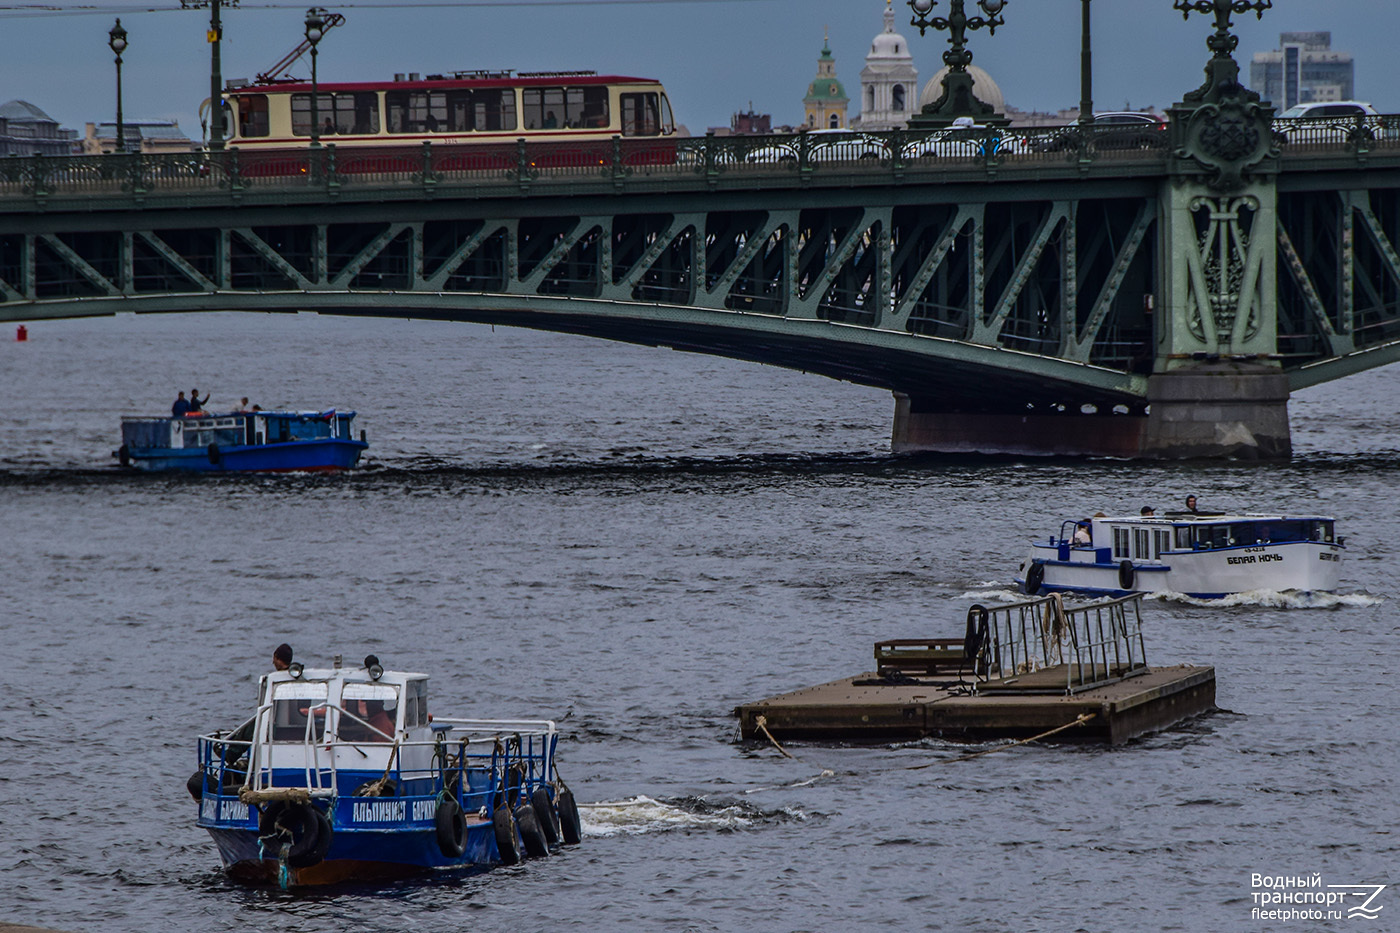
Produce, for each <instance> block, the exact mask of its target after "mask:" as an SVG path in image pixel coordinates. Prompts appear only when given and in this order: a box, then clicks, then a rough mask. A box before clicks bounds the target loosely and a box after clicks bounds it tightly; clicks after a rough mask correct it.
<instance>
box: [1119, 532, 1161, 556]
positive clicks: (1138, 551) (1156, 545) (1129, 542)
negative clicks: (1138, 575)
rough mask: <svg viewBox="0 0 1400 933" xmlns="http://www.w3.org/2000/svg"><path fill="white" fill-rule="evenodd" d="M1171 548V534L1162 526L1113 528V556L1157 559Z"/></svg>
mask: <svg viewBox="0 0 1400 933" xmlns="http://www.w3.org/2000/svg"><path fill="white" fill-rule="evenodd" d="M1171 549H1172V535H1171V532H1170V531H1167V530H1166V529H1164V528H1119V527H1115V528H1114V529H1113V556H1114V557H1115V558H1120V559H1121V558H1132V559H1133V560H1157V559H1158V558H1160V557H1161V556H1162V554H1163V552H1166V551H1170V550H1171Z"/></svg>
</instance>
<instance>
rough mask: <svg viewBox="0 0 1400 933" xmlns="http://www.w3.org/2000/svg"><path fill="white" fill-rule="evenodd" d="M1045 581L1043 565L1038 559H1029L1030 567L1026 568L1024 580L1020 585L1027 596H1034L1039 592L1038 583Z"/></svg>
mask: <svg viewBox="0 0 1400 933" xmlns="http://www.w3.org/2000/svg"><path fill="white" fill-rule="evenodd" d="M1044 582H1045V565H1044V564H1043V563H1041V562H1040V561H1038V560H1033V561H1031V565H1030V567H1028V568H1027V569H1026V582H1025V585H1024V586H1023V587H1022V589H1023V590H1024V592H1025V594H1026V595H1027V596H1034V595H1035V594H1036V593H1038V592H1040V585H1041V584H1042V583H1044Z"/></svg>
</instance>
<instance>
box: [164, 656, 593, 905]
mask: <svg viewBox="0 0 1400 933" xmlns="http://www.w3.org/2000/svg"><path fill="white" fill-rule="evenodd" d="M558 739H559V735H558V732H557V731H556V730H555V726H554V723H552V722H548V721H529V720H478V719H452V718H448V717H444V716H434V715H430V714H429V712H428V677H427V675H425V674H408V673H397V672H393V671H385V670H384V669H383V668H382V667H381V666H380V665H379V661H378V659H377V658H375V657H374V656H373V655H371V656H369V657H368V658H366V659H365V666H364V667H362V668H358V669H355V670H349V669H343V668H342V667H341V666H340V664H339V657H337V658H336V664H335V666H333V667H331V668H328V669H312V668H303V667H302V666H301V665H300V664H293V665H291V667H290V668H289V669H288V670H285V671H276V672H273V673H269V674H266V675H264V676H263V678H262V680H261V681H260V683H259V685H258V706H257V711H256V712H255V713H254V715H253V717H252V718H251V719H249V720H248V721H247V722H245V723H243V725H241V726H240V727H239V728H238V729H236V730H234V731H233V732H230V733H223V732H220V733H214V734H210V735H205V736H201V737H200V739H199V770H198V771H196V772H195V773H194V774H193V775H192V776H191V777H190V780H189V790H190V793H191V795H193V796H195V797H196V799H198V800H199V825H200V826H202V827H204V828H205V829H207V830H208V831H209V835H210V836H212V837H213V839H214V843H215V845H217V846H218V847H219V854H220V855H221V856H222V857H223V862H224V866H225V868H226V869H227V870H228V871H229V873H230V874H231V875H232V876H233V877H235V878H237V879H239V880H244V881H252V882H276V883H278V884H280V885H281V886H282V887H283V888H291V887H293V886H300V885H315V884H332V883H337V882H342V881H380V880H386V879H391V878H396V877H404V876H407V875H411V874H415V873H419V872H425V871H440V870H453V869H457V870H461V869H468V868H474V867H487V866H491V865H497V864H507V865H511V864H515V863H516V862H519V861H520V860H521V859H522V858H523V857H526V856H529V857H543V856H547V855H549V854H550V851H551V850H552V849H553V848H555V847H557V846H558V845H560V844H565V845H571V844H576V843H578V842H579V839H580V836H581V829H580V823H579V816H578V808H577V806H576V804H575V802H574V798H573V794H572V793H571V792H570V791H569V789H568V787H567V786H565V784H564V782H563V781H562V780H561V779H560V778H559V775H558V773H557V772H556V770H555V766H554V752H555V745H556V744H557V742H558Z"/></svg>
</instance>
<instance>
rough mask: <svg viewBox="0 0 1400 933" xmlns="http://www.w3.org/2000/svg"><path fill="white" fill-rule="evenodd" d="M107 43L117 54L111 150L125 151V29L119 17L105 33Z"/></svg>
mask: <svg viewBox="0 0 1400 933" xmlns="http://www.w3.org/2000/svg"><path fill="white" fill-rule="evenodd" d="M107 45H108V47H110V48H111V50H112V51H113V52H114V53H116V56H117V145H116V148H114V149H113V150H112V151H113V152H125V151H126V133H125V131H124V130H125V128H124V126H123V125H122V53H123V52H125V51H126V30H125V29H123V28H122V21H121V20H120V19H118V20H117V24H116V25H115V26H113V27H112V29H111V31H109V32H108V33H107Z"/></svg>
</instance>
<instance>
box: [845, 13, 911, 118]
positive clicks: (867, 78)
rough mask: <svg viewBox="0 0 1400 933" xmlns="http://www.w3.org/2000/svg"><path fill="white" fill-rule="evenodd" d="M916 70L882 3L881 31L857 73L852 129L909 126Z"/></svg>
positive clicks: (889, 14) (905, 44) (891, 14)
mask: <svg viewBox="0 0 1400 933" xmlns="http://www.w3.org/2000/svg"><path fill="white" fill-rule="evenodd" d="M918 92H919V70H918V69H917V68H915V67H914V56H913V54H911V53H910V51H909V42H908V40H906V39H905V38H904V37H903V36H901V35H900V34H899V33H897V32H895V31H894V10H893V8H892V7H891V0H885V31H884V32H882V33H880V34H879V35H878V36H876V37H875V38H874V40H872V41H871V43H870V54H869V55H867V56H865V67H864V68H862V69H861V72H860V114H859V115H858V116H857V117H856V118H855V119H854V120H852V121H851V127H852V129H856V128H858V129H862V130H900V129H904V128H905V127H906V126H908V124H909V112H910V110H915V109H918V108H917V100H918Z"/></svg>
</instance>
